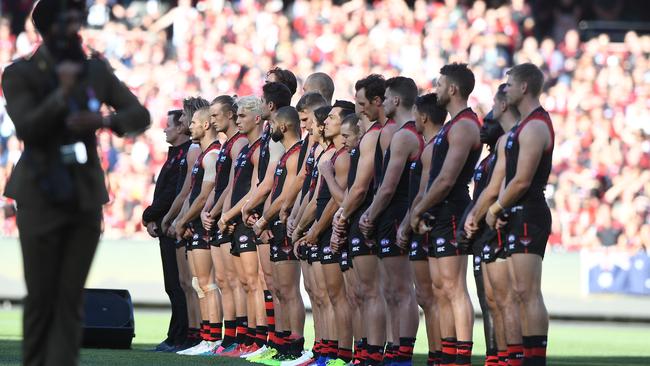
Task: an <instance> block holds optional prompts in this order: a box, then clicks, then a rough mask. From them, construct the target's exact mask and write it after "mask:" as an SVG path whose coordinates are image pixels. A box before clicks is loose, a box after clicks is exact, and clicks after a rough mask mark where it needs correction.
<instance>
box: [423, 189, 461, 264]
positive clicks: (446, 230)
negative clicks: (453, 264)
mask: <svg viewBox="0 0 650 366" xmlns="http://www.w3.org/2000/svg"><path fill="white" fill-rule="evenodd" d="M469 203H470V201H469V200H467V201H466V200H460V201H445V202H443V203H441V204H439V205H437V206H435V207H433V208H432V209H431V210H430V211H429V213H430V214H431V215H432V216H433V218H434V219H433V228H432V230H431V232H430V233H429V235H430V242H429V243H430V244H429V256H430V257H435V258H444V257H453V256H458V255H467V254H470V253H471V247H470V248H467V250H461V248H460V247H459V246H458V241H457V238H456V232H457V229H458V227H459V225H460V222H461V219H462V217H463V213H464V212H465V208H466V207H467V205H468V204H469Z"/></svg>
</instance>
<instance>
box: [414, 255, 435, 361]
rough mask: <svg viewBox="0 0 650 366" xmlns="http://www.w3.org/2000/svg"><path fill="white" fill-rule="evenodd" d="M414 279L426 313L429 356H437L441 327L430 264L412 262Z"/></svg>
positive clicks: (419, 300) (417, 295)
mask: <svg viewBox="0 0 650 366" xmlns="http://www.w3.org/2000/svg"><path fill="white" fill-rule="evenodd" d="M411 268H412V271H413V278H414V279H415V298H416V300H417V302H418V305H420V307H421V308H422V311H423V312H424V324H425V326H426V330H427V341H428V346H429V354H430V355H431V354H435V352H436V350H437V348H436V343H439V341H440V330H439V329H440V327H439V326H438V322H437V319H436V312H437V309H436V302H435V299H434V297H433V282H432V281H431V273H430V272H429V264H428V263H427V261H426V259H425V260H417V261H412V262H411Z"/></svg>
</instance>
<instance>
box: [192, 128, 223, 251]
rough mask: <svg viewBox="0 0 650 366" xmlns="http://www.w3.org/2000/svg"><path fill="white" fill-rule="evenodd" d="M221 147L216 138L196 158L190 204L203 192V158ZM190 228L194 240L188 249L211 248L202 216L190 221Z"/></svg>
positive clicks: (208, 234)
mask: <svg viewBox="0 0 650 366" xmlns="http://www.w3.org/2000/svg"><path fill="white" fill-rule="evenodd" d="M220 149H221V143H220V142H219V140H215V141H213V142H212V143H210V145H208V147H207V148H206V149H205V150H203V152H201V154H200V155H199V156H198V157H197V158H196V162H194V166H193V167H192V176H191V180H190V196H189V203H190V205H191V204H192V203H194V200H196V198H197V197H198V196H199V194H200V193H201V186H202V183H203V175H204V174H205V169H204V168H203V159H204V158H205V157H206V156H207V155H208V154H218V153H219V150H220ZM189 227H190V230H191V231H192V241H191V242H190V246H189V247H188V249H190V250H192V249H210V241H211V237H210V233H208V232H207V231H206V230H205V229H204V228H203V224H202V223H201V218H200V217H198V218H196V219H194V220H192V221H191V222H190V223H189Z"/></svg>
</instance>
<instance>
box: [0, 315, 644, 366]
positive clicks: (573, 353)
mask: <svg viewBox="0 0 650 366" xmlns="http://www.w3.org/2000/svg"><path fill="white" fill-rule="evenodd" d="M20 317H21V312H20V310H16V309H15V308H14V309H12V310H0V366H9V365H11V366H15V365H20V338H21V326H20ZM135 318H136V329H135V333H136V337H135V339H134V344H133V349H132V350H97V349H84V350H82V352H81V364H82V365H93V366H115V365H126V366H130V365H134V366H135V365H137V366H143V365H244V364H247V362H245V361H239V360H233V359H218V358H210V357H190V356H178V355H172V354H160V353H154V352H149V351H147V350H148V349H151V347H152V346H153V345H154V344H156V343H158V342H159V341H160V340H161V339H162V338H163V335H164V332H165V329H166V324H167V320H168V318H167V313H166V312H165V311H162V310H161V311H153V310H136V312H135ZM420 324H421V325H423V323H422V322H421V323H420ZM481 326H482V323H480V321H477V322H476V326H475V327H474V331H475V332H474V341H475V346H474V354H475V356H474V357H473V364H474V365H482V364H483V357H482V354H483V353H484V350H485V346H484V344H485V343H484V339H483V335H482V328H481ZM311 329H312V323H311V319H309V318H308V320H307V324H306V326H305V330H306V331H307V334H306V335H305V337H306V339H307V344H311V341H312V340H313V334H312V332H311V331H310V330H311ZM426 351H427V350H426V337H425V334H424V329H423V327H421V328H420V331H419V333H418V342H417V344H416V353H417V355H416V357H415V361H414V365H424V364H425V362H426V355H425V354H426ZM548 353H549V362H548V364H549V365H557V366H560V365H578V366H582V365H584V366H587V365H589V366H605V365H608V366H610V365H612V366H615V365H626V366H642V365H644V366H647V365H650V326H648V325H647V324H614V323H577V322H559V321H558V322H553V323H552V324H551V331H550V337H549V350H548Z"/></svg>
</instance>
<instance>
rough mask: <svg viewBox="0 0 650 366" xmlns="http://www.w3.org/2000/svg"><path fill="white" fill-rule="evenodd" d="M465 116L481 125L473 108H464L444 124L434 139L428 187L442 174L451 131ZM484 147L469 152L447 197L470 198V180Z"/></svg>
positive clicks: (453, 198)
mask: <svg viewBox="0 0 650 366" xmlns="http://www.w3.org/2000/svg"><path fill="white" fill-rule="evenodd" d="M463 118H467V119H471V120H472V121H474V122H476V125H477V126H479V127H480V126H481V123H480V122H479V120H478V117H477V116H476V113H474V111H472V109H471V108H466V109H463V110H462V111H460V112H459V113H458V114H457V115H456V116H455V117H454V118H453V119H452V120H451V121H449V122H447V123H445V125H444V126H442V128H441V129H440V131H438V134H437V135H436V137H435V138H434V139H433V152H432V156H431V170H430V171H429V184H428V186H427V189H428V188H431V184H432V183H433V181H434V180H435V179H436V178H437V177H438V174H440V171H441V170H442V166H443V164H444V162H445V158H446V157H447V152H448V151H449V139H448V138H449V136H448V135H449V131H450V130H451V128H452V127H453V126H454V124H456V122H458V121H459V120H461V119H463ZM482 147H483V145H479V146H478V147H476V148H474V149H472V150H471V151H470V152H469V155H468V156H467V160H465V164H464V165H463V168H462V170H461V171H460V174H458V178H457V179H456V182H454V185H453V187H452V188H451V191H449V194H448V195H447V197H446V198H445V199H447V200H452V201H454V200H469V181H470V180H471V179H472V175H473V174H474V167H476V163H477V162H478V159H479V157H480V155H481V149H482Z"/></svg>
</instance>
